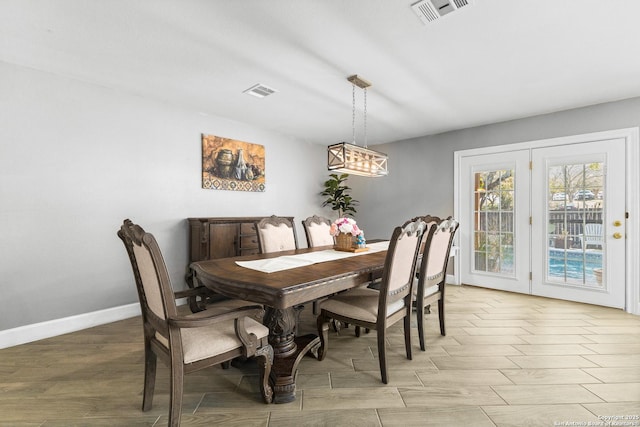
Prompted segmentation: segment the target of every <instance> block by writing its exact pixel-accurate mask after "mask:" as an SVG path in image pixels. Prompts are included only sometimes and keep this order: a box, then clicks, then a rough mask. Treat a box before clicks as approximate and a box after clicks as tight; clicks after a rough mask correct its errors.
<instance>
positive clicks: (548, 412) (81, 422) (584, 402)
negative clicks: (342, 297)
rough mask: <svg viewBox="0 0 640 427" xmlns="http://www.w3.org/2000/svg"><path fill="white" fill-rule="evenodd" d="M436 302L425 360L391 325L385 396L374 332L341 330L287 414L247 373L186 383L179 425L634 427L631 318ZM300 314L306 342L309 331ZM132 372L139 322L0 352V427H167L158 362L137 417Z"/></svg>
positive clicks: (637, 320) (493, 297)
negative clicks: (150, 396)
mask: <svg viewBox="0 0 640 427" xmlns="http://www.w3.org/2000/svg"><path fill="white" fill-rule="evenodd" d="M447 292H448V296H447V305H446V307H447V316H446V318H447V336H446V337H442V336H440V335H439V328H438V326H437V323H438V321H437V313H432V314H427V315H426V318H427V329H428V349H427V351H426V352H421V351H420V349H419V347H418V343H417V332H416V331H417V330H416V329H415V321H414V328H413V330H412V332H413V340H414V351H413V360H411V361H410V360H406V358H405V355H404V346H403V338H402V329H401V327H400V326H399V325H398V327H394V328H393V330H392V332H391V334H390V336H389V339H388V359H389V367H390V371H389V372H390V383H389V384H388V385H384V384H382V382H381V381H380V373H379V370H378V361H377V350H376V339H375V333H371V334H368V335H363V336H362V337H360V338H356V337H355V336H354V334H353V328H350V329H343V330H342V331H341V332H340V333H339V334H336V333H332V334H331V336H330V349H329V354H328V356H327V358H326V359H325V360H324V361H322V362H318V361H317V360H315V359H313V358H312V357H307V358H305V359H304V360H303V362H302V364H301V366H300V372H299V375H298V392H297V394H298V398H297V400H296V401H295V402H292V403H288V404H282V405H265V404H263V403H261V401H260V395H259V392H258V389H257V376H256V374H257V370H256V368H255V366H254V364H253V363H247V364H246V365H245V366H243V367H242V368H236V367H232V368H230V369H228V370H223V369H221V368H219V367H215V368H211V369H208V370H204V371H201V372H199V373H195V374H192V375H190V376H187V378H186V384H185V399H184V405H183V415H182V425H183V426H196V425H197V426H211V425H216V426H218V425H226V426H243V427H246V426H296V427H298V426H350V427H355V426H385V427H386V426H414V425H415V426H474V427H484V426H487V427H489V426H499V427H504V426H536V427H538V426H559V425H608V424H606V423H605V422H604V421H607V420H609V421H611V420H614V418H608V419H607V418H606V417H618V418H617V419H615V420H617V422H618V423H620V424H613V425H627V426H640V419H639V418H638V416H639V415H640V317H638V316H633V315H629V314H626V313H624V312H622V311H621V310H615V309H609V308H604V307H597V306H591V305H585V304H578V303H571V302H565V301H558V300H552V299H545V298H537V297H532V296H527V295H519V294H512V293H507V292H500V291H493V290H488V289H481V288H474V287H468V286H462V287H458V286H448V287H447ZM310 311H311V310H310V308H309V309H307V310H305V312H304V314H303V319H302V320H303V321H302V328H301V329H303V331H302V332H303V333H306V332H309V331H313V330H314V328H315V326H314V325H315V323H314V321H313V316H312V315H311V313H310ZM142 374H143V347H142V331H141V326H140V319H139V318H133V319H128V320H124V321H120V322H115V323H112V324H109V325H104V326H99V327H96V328H92V329H87V330H84V331H81V332H76V333H72V334H67V335H63V336H60V337H56V338H51V339H47V340H43V341H39V342H35V343H31V344H26V345H21V346H17V347H13V348H8V349H4V350H0V426H162V425H166V423H167V413H168V384H169V383H168V375H169V371H168V369H167V368H166V367H164V366H162V365H161V364H160V366H159V369H158V382H157V386H156V395H155V399H154V407H153V409H152V410H151V411H149V412H146V413H143V412H142V411H141V410H140V406H141V403H142V398H141V390H142V382H143V375H142ZM625 417H626V418H625ZM589 422H591V423H592V424H588V423H589ZM600 422H602V423H601V424H598V423H600ZM622 422H625V423H626V424H622Z"/></svg>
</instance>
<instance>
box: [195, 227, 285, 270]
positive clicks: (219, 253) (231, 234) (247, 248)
mask: <svg viewBox="0 0 640 427" xmlns="http://www.w3.org/2000/svg"><path fill="white" fill-rule="evenodd" d="M263 218H265V217H262V216H259V217H226V218H223V217H213V218H188V220H189V231H190V233H189V241H190V244H189V247H190V250H189V262H195V261H202V260H208V259H216V258H227V257H233V256H239V255H252V254H257V253H259V252H260V249H259V248H258V236H257V234H256V227H255V223H256V222H258V221H260V220H261V219H263ZM287 218H288V219H289V220H291V221H292V222H293V217H287Z"/></svg>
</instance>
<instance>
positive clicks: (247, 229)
mask: <svg viewBox="0 0 640 427" xmlns="http://www.w3.org/2000/svg"><path fill="white" fill-rule="evenodd" d="M240 234H256V225H255V224H254V223H252V222H243V223H242V224H240Z"/></svg>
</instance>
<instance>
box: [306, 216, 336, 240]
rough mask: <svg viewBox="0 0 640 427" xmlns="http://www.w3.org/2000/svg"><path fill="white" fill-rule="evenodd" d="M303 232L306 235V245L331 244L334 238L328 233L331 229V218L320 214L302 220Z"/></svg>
mask: <svg viewBox="0 0 640 427" xmlns="http://www.w3.org/2000/svg"><path fill="white" fill-rule="evenodd" d="M302 227H303V228H304V234H305V236H306V237H307V247H309V248H314V247H316V246H327V245H333V244H334V243H335V242H334V238H333V236H332V235H331V234H330V233H329V230H330V229H331V220H330V219H328V218H324V217H321V216H317V215H314V216H310V217H309V218H307V219H305V220H304V221H302Z"/></svg>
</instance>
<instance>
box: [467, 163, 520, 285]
mask: <svg viewBox="0 0 640 427" xmlns="http://www.w3.org/2000/svg"><path fill="white" fill-rule="evenodd" d="M460 171H461V181H460V194H461V195H462V198H463V200H462V203H461V208H462V209H461V218H460V228H459V233H460V242H461V247H462V256H464V257H465V262H464V263H463V264H466V267H465V268H463V269H461V279H462V283H465V284H469V285H477V286H484V287H490V288H494V289H501V290H506V291H514V292H521V293H529V292H530V286H529V271H530V270H529V251H530V247H529V203H530V199H529V181H530V177H529V150H517V151H507V152H502V153H500V154H497V155H496V154H485V155H476V156H470V157H464V158H463V159H462V160H461V162H460Z"/></svg>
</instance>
